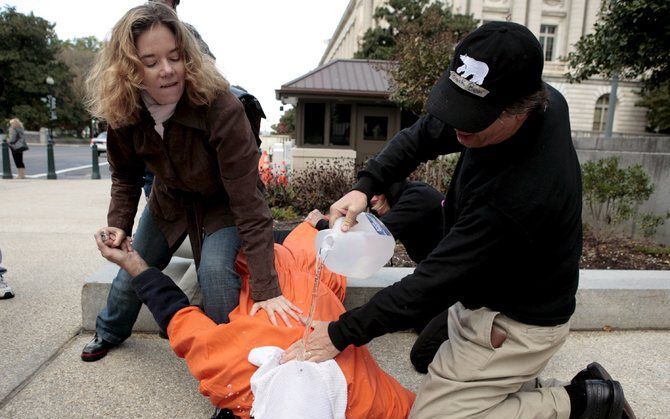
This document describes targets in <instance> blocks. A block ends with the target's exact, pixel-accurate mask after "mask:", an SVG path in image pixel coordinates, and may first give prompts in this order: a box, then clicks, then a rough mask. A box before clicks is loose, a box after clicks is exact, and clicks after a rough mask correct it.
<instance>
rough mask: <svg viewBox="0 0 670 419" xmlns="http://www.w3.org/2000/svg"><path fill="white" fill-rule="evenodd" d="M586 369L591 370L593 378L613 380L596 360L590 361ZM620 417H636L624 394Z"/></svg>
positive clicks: (625, 418)
mask: <svg viewBox="0 0 670 419" xmlns="http://www.w3.org/2000/svg"><path fill="white" fill-rule="evenodd" d="M586 369H587V370H589V371H590V372H591V375H592V376H593V378H596V379H599V380H610V381H614V380H612V376H611V375H610V374H609V373H608V372H607V370H606V369H605V367H603V366H602V365H600V364H599V363H597V362H592V363H590V364H589V365H587V367H586ZM621 393H622V394H623V389H621ZM621 419H637V416H635V413H633V409H632V408H631V407H630V404H628V400H626V397H625V396H623V413H622V415H621Z"/></svg>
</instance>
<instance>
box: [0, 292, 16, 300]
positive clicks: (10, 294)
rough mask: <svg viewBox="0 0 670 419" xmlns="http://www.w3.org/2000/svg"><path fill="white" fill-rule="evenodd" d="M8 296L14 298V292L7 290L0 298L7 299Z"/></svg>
mask: <svg viewBox="0 0 670 419" xmlns="http://www.w3.org/2000/svg"><path fill="white" fill-rule="evenodd" d="M10 298H14V294H12V293H11V292H8V293H7V294H5V295H3V296H2V297H0V300H9V299H10Z"/></svg>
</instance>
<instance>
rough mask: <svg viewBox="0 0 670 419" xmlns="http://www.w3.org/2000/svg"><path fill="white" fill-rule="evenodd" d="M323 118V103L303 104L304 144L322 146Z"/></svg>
mask: <svg viewBox="0 0 670 419" xmlns="http://www.w3.org/2000/svg"><path fill="white" fill-rule="evenodd" d="M325 116H326V104H325V103H305V118H304V120H305V123H304V127H305V144H321V145H322V144H323V140H324V138H323V137H324V131H325V128H326V127H325V125H326V124H325V120H326V118H325Z"/></svg>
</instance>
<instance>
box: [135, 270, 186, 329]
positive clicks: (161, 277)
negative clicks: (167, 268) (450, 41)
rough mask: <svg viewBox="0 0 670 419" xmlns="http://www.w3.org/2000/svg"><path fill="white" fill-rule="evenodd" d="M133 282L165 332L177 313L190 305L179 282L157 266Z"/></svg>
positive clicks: (141, 298)
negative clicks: (178, 284)
mask: <svg viewBox="0 0 670 419" xmlns="http://www.w3.org/2000/svg"><path fill="white" fill-rule="evenodd" d="M131 284H132V286H133V289H135V292H136V293H137V296H138V297H139V298H140V300H142V302H143V303H144V304H146V305H147V307H148V308H149V311H151V314H153V316H154V319H156V323H158V326H159V327H160V328H161V330H162V331H164V332H166V331H167V327H168V324H170V320H172V317H173V316H174V315H175V313H177V312H178V311H179V310H181V309H182V308H184V307H188V306H189V305H190V304H189V302H188V298H187V297H186V294H184V292H183V291H182V290H181V289H180V288H179V287H178V286H177V284H175V283H174V281H173V280H172V279H171V278H170V277H169V276H167V275H165V274H163V273H162V272H161V271H159V270H158V269H156V268H149V269H147V270H146V271H144V272H142V273H141V274H139V275H137V276H136V277H135V278H133V279H132V280H131Z"/></svg>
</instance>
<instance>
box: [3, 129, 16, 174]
mask: <svg viewBox="0 0 670 419" xmlns="http://www.w3.org/2000/svg"><path fill="white" fill-rule="evenodd" d="M13 177H14V176H12V167H11V166H10V165H9V144H7V139H6V138H3V139H2V178H3V179H12V178H13Z"/></svg>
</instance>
